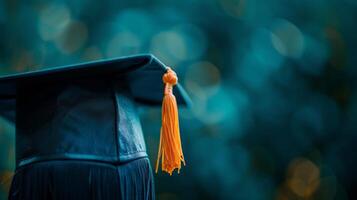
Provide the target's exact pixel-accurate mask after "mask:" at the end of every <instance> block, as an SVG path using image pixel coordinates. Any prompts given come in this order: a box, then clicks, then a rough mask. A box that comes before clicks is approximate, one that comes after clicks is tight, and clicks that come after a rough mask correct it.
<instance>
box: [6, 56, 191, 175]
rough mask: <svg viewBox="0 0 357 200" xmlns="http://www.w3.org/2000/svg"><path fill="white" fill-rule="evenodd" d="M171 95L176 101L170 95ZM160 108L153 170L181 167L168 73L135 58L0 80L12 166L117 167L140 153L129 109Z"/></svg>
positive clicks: (179, 94) (179, 91)
mask: <svg viewBox="0 0 357 200" xmlns="http://www.w3.org/2000/svg"><path fill="white" fill-rule="evenodd" d="M175 96H176V98H175ZM137 103H140V104H144V105H160V104H162V127H161V134H160V146H159V153H158V160H157V165H156V171H157V169H158V165H159V161H160V160H161V164H162V165H161V166H162V170H163V171H166V172H168V173H170V174H171V173H172V172H173V171H174V170H175V169H178V170H179V169H180V167H181V162H183V163H184V158H183V153H182V149H181V141H180V133H179V122H178V114H177V113H178V112H177V104H178V105H183V106H187V105H189V104H190V100H189V97H188V95H187V94H186V92H185V91H184V89H183V88H182V87H181V85H180V84H178V83H177V76H176V74H175V72H174V71H172V70H171V69H170V68H168V67H166V66H165V65H164V64H163V63H161V62H160V61H159V60H158V59H157V58H155V57H154V56H152V55H137V56H130V57H122V58H115V59H108V60H99V61H94V62H87V63H81V64H76V65H69V66H63V67H56V68H49V69H44V70H39V71H33V72H25V73H19V74H15V75H10V76H3V77H0V115H2V116H3V117H4V118H6V119H8V120H10V121H12V122H14V123H15V126H16V166H17V167H22V166H25V165H28V164H31V163H34V162H40V161H46V160H62V159H79V160H81V159H83V160H94V161H100V162H109V163H118V162H119V163H120V162H126V161H130V160H133V159H137V158H140V157H144V156H147V154H146V147H145V142H144V139H143V135H142V129H141V125H140V121H139V119H138V116H137V113H136V104H137Z"/></svg>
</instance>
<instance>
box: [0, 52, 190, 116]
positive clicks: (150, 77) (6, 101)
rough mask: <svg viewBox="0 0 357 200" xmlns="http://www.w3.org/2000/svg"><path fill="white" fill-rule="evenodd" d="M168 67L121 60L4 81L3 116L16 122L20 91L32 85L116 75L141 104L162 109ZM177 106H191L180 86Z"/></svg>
mask: <svg viewBox="0 0 357 200" xmlns="http://www.w3.org/2000/svg"><path fill="white" fill-rule="evenodd" d="M165 71H166V65H164V64H163V63H162V62H161V61H160V60H158V59H157V58H156V57H155V56H153V55H151V54H145V55H136V56H128V57H120V58H113V59H106V60H99V61H93V62H86V63H80V64H75V65H66V66H61V67H54V68H48V69H44V70H39V71H32V72H25V73H18V74H14V75H8V76H2V77H0V115H2V116H3V117H5V118H7V119H9V120H10V121H12V122H14V120H15V109H16V101H15V100H16V91H17V89H16V87H17V85H21V83H26V84H27V83H28V82H31V81H40V82H43V83H46V81H51V82H53V81H56V80H59V81H61V80H66V79H67V80H68V79H81V78H82V77H97V78H108V77H109V76H113V75H123V74H126V75H127V78H128V79H127V82H128V84H129V86H130V88H131V91H132V93H133V97H134V98H135V100H136V101H137V102H140V103H143V104H148V105H159V104H160V103H161V101H162V95H163V85H162V84H161V83H162V75H163V74H164V73H165ZM173 92H174V94H175V96H176V98H177V103H178V104H181V105H184V106H187V105H190V104H191V100H190V98H189V97H188V95H187V93H186V92H185V90H184V89H183V88H182V86H181V85H180V84H177V87H175V88H174V91H173Z"/></svg>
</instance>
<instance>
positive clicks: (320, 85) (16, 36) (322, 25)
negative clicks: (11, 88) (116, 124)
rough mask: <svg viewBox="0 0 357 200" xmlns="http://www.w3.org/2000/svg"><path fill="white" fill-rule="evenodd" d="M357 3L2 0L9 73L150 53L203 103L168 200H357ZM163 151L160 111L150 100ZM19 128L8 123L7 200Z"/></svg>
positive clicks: (147, 112)
mask: <svg viewBox="0 0 357 200" xmlns="http://www.w3.org/2000/svg"><path fill="white" fill-rule="evenodd" d="M356 19H357V1H354V0H327V1H322V0H312V1H307V0H300V1H295V0H294V1H284V0H270V1H263V0H181V1H173V0H167V1H164V0H154V1H144V0H139V1H126V2H125V1H115V0H102V1H88V0H78V1H69V0H67V1H59V0H57V1H51V2H47V1H40V0H33V1H19V0H2V1H0V74H1V75H5V74H13V73H17V72H23V71H32V70H35V69H42V68H45V67H51V66H59V65H66V64H73V63H77V62H83V61H90V60H96V59H102V58H113V57H118V56H126V55H132V54H137V53H152V54H154V55H155V56H157V57H158V58H159V59H160V60H162V61H163V62H164V63H166V64H167V65H169V66H171V67H172V68H174V69H175V70H176V71H177V73H178V74H179V78H180V82H181V83H182V84H183V85H184V87H185V88H186V89H187V90H188V92H189V94H190V95H191V97H192V100H193V107H192V108H191V109H189V110H188V109H181V111H180V114H181V115H180V123H181V132H182V142H183V148H184V153H185V157H186V161H187V166H186V167H184V168H183V169H182V171H181V174H180V175H173V176H172V177H169V176H168V175H166V174H161V173H159V174H158V175H155V177H156V194H157V198H158V199H243V200H250V199H252V200H265V199H267V200H269V199H276V200H288V199H317V200H319V199H323V200H326V199H327V200H329V199H331V200H332V199H339V200H340V199H341V200H346V199H356V194H355V193H354V189H355V188H356V186H357V183H356V180H357V179H356V177H357V173H356V172H355V164H356V161H357V157H356V156H355V153H356V152H357V148H356V147H355V142H354V141H356V139H357V137H356V131H357V126H356V123H357V87H356V84H357V81H356V80H357V79H356V78H357V68H356V66H355V63H356V59H357V55H356V50H357V34H356ZM140 111H141V112H140V113H141V119H142V123H143V126H144V132H145V137H146V142H147V146H148V152H149V154H150V158H151V161H152V163H153V164H154V161H155V159H156V152H157V146H158V141H159V129H160V110H159V109H157V108H142V109H141V110H140ZM14 138H15V128H14V125H13V124H10V123H8V122H7V121H6V120H5V119H0V199H6V196H7V190H8V187H9V183H10V180H11V174H12V172H13V170H14V159H15V157H14Z"/></svg>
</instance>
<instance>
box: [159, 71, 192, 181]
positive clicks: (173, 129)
mask: <svg viewBox="0 0 357 200" xmlns="http://www.w3.org/2000/svg"><path fill="white" fill-rule="evenodd" d="M162 80H163V82H164V84H165V90H164V99H163V101H162V126H161V133H160V144H159V152H158V156H157V161H156V170H155V171H156V173H157V172H158V168H159V162H160V159H161V168H162V171H166V172H167V173H169V174H170V175H172V172H173V171H174V170H175V169H178V173H180V169H181V162H183V164H184V165H185V160H184V157H183V152H182V148H181V138H180V128H179V119H178V110H177V102H176V98H175V96H174V95H173V92H172V88H173V86H174V85H176V84H177V81H178V78H177V76H176V73H175V72H174V71H173V70H172V69H171V68H169V67H168V68H167V72H166V73H165V74H164V75H163V77H162Z"/></svg>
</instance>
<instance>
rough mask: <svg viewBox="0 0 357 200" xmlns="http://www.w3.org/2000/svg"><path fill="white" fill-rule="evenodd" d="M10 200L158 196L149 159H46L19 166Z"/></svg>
mask: <svg viewBox="0 0 357 200" xmlns="http://www.w3.org/2000/svg"><path fill="white" fill-rule="evenodd" d="M9 199H10V200H80V199H88V200H90V199H92V200H114V199H115V200H119V199H123V200H124V199H125V200H126V199H128V200H129V199H130V200H136V199H137V200H145V199H147V200H150V199H155V189H154V181H153V175H152V170H151V166H150V163H149V160H148V159H147V158H141V159H137V160H134V161H130V162H128V163H124V164H120V165H111V164H103V163H98V162H86V161H74V160H68V161H46V162H40V163H34V164H31V165H27V166H25V167H22V168H19V169H18V170H17V171H16V173H15V176H14V179H13V182H12V186H11V189H10V193H9Z"/></svg>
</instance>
